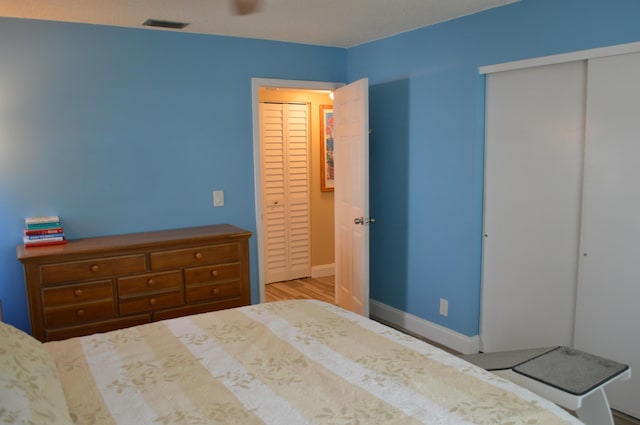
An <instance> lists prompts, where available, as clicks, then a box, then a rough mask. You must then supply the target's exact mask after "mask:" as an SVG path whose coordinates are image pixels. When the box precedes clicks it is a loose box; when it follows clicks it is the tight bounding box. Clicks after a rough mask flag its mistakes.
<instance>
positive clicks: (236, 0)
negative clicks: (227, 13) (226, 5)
mask: <svg viewBox="0 0 640 425" xmlns="http://www.w3.org/2000/svg"><path fill="white" fill-rule="evenodd" d="M232 5H233V11H234V12H235V14H236V15H250V14H252V13H256V12H257V11H258V10H259V9H260V0H232Z"/></svg>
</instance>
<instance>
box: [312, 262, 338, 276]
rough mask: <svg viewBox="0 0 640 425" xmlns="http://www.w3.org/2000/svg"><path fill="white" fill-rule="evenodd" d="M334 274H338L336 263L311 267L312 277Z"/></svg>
mask: <svg viewBox="0 0 640 425" xmlns="http://www.w3.org/2000/svg"><path fill="white" fill-rule="evenodd" d="M334 274H336V266H335V264H323V265H321V266H313V267H311V277H312V278H314V279H315V278H318V277H326V276H333V275H334Z"/></svg>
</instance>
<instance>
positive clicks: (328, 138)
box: [320, 105, 335, 192]
mask: <svg viewBox="0 0 640 425" xmlns="http://www.w3.org/2000/svg"><path fill="white" fill-rule="evenodd" d="M320 149H321V152H320V157H321V158H322V162H321V166H320V168H321V173H322V176H321V183H322V191H323V192H333V188H334V187H335V186H334V185H335V181H334V167H333V152H334V151H333V106H332V105H320Z"/></svg>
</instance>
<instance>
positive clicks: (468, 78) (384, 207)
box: [347, 0, 640, 336]
mask: <svg viewBox="0 0 640 425" xmlns="http://www.w3.org/2000/svg"><path fill="white" fill-rule="evenodd" d="M639 19H640V2H639V1H637V0H523V1H521V2H518V3H514V4H510V5H507V6H504V7H501V8H497V9H492V10H489V11H486V12H483V13H479V14H475V15H471V16H467V17H464V18H461V19H456V20H453V21H449V22H445V23H442V24H439V25H435V26H431V27H427V28H422V29H419V30H416V31H412V32H409V33H405V34H401V35H398V36H394V37H390V38H386V39H383V40H379V41H376V42H372V43H368V44H365V45H362V46H358V47H355V48H352V49H349V51H348V56H347V61H348V65H347V66H348V80H349V81H354V80H356V79H359V78H362V77H368V78H369V83H370V85H371V91H370V93H371V95H370V101H371V127H372V130H373V131H372V133H371V138H370V157H371V213H372V215H373V216H375V217H376V219H377V221H376V224H375V225H374V226H373V227H372V230H371V264H372V266H371V297H372V298H374V299H376V300H378V301H381V302H383V303H385V304H388V305H391V306H393V307H396V308H398V309H400V310H403V311H406V312H409V313H411V314H413V315H416V316H418V317H421V318H424V319H426V320H429V321H431V322H435V323H439V324H441V325H443V326H445V327H447V328H450V329H453V330H455V331H457V332H460V333H462V334H465V335H469V336H472V335H477V334H478V330H479V311H480V310H479V309H480V280H481V243H482V241H481V232H482V186H483V151H484V147H483V134H484V128H483V122H484V112H483V111H484V78H483V77H482V76H480V75H479V74H478V67H480V66H483V65H490V64H496V63H502V62H508V61H513V60H519V59H525V58H532V57H539V56H546V55H551V54H556V53H564V52H570V51H575V50H583V49H590V48H596V47H602V46H608V45H614V44H621V43H628V42H635V41H640V25H639V23H638V22H639ZM385 111H387V112H385ZM405 124H406V125H408V128H407V129H405V130H400V129H401V128H402V126H403V125H405ZM403 218H405V220H406V221H404V222H403V221H402V219H403ZM395 230H397V232H396V231H395ZM440 298H446V299H448V300H449V316H448V317H446V318H445V317H443V316H440V315H439V300H440Z"/></svg>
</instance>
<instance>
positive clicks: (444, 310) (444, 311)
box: [440, 298, 449, 317]
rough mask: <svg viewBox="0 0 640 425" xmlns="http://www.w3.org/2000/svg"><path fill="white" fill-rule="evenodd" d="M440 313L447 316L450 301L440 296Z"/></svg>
mask: <svg viewBox="0 0 640 425" xmlns="http://www.w3.org/2000/svg"><path fill="white" fill-rule="evenodd" d="M440 315H441V316H444V317H447V316H448V315H449V301H447V300H445V299H444V298H440Z"/></svg>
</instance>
